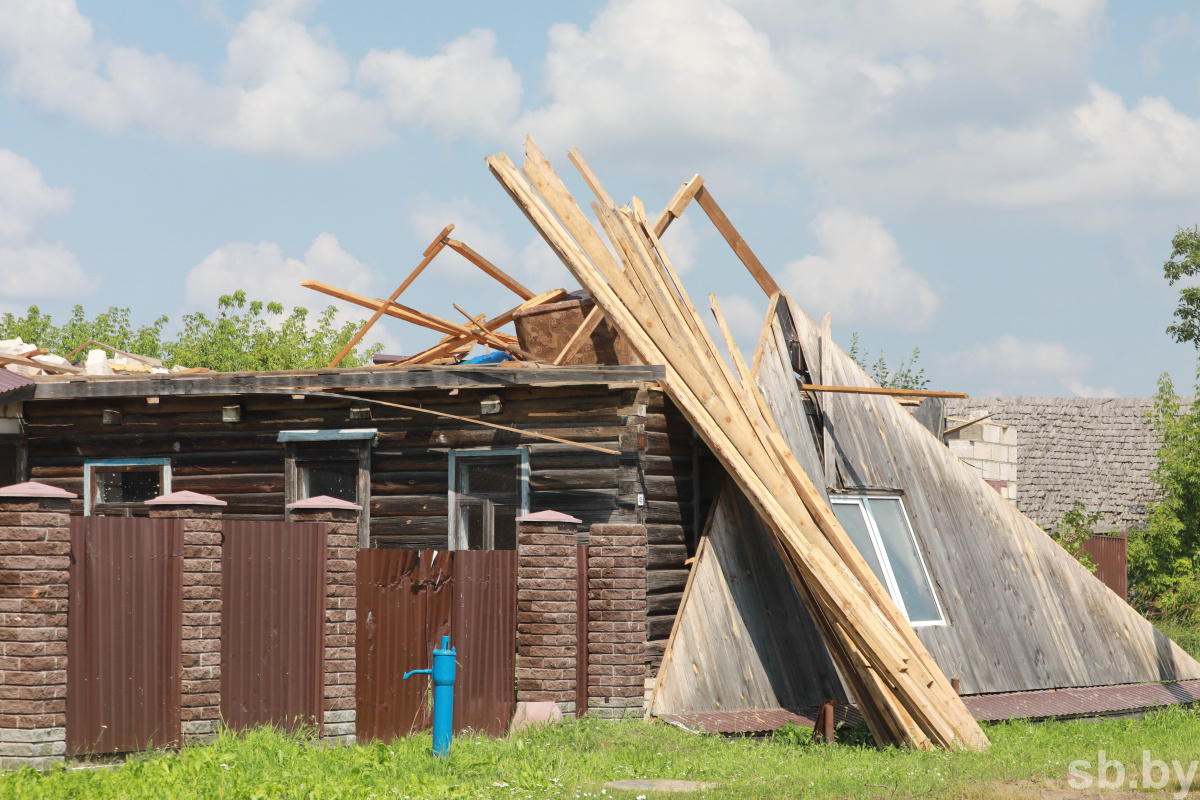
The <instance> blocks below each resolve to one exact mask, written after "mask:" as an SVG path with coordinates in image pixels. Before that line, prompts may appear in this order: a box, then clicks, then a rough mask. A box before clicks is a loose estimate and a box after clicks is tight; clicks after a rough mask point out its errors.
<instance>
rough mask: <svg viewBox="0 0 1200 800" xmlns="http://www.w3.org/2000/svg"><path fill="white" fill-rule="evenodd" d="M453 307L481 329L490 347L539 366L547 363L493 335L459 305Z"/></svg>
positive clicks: (455, 304) (481, 333)
mask: <svg viewBox="0 0 1200 800" xmlns="http://www.w3.org/2000/svg"><path fill="white" fill-rule="evenodd" d="M453 305H454V310H455V311H457V312H458V313H460V314H462V315H463V316H464V317H466V318H467V319H468V320H469V321H470V322H471V324H472V325H473V326H474V327H476V328H478V329H479V331H480V335H481V336H483V337H485V338H486V340H487V344H488V346H489V347H494V348H495V349H497V350H504V351H505V352H508V353H512V354H513V355H515V356H519V357H521V358H523V359H525V360H526V361H533V362H535V363H539V364H545V363H547V362H546V361H545V360H544V359H541V358H538V357H537V356H535V355H534V354H533V353H530V352H527V351H525V350H522V349H521V348H519V347H517V346H516V345H515V344H512V343H509V342H507V341H505V340H504V339H501V338H500V337H499V336H497V335H496V334H494V333H492V332H491V331H490V330H488V329H487V328H485V327H484V326H482V325H480V324H479V323H478V322H476V320H475V318H474V317H472V316H471V315H470V314H468V313H467V312H466V311H464V310H463V309H462V308H461V307H460V306H459V305H458V303H454V304H453Z"/></svg>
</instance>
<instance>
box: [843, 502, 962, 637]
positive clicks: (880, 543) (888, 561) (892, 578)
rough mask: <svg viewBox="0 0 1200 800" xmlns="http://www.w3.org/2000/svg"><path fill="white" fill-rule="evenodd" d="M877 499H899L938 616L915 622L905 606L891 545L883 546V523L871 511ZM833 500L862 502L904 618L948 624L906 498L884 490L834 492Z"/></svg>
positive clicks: (915, 624)
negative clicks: (871, 492) (867, 493)
mask: <svg viewBox="0 0 1200 800" xmlns="http://www.w3.org/2000/svg"><path fill="white" fill-rule="evenodd" d="M873 499H874V500H889V501H891V500H896V501H899V503H900V511H901V516H903V517H904V525H905V527H906V528H908V538H909V541H911V542H912V546H913V551H914V552H916V554H917V561H918V562H919V563H920V564H921V574H922V575H924V577H925V584H926V585H927V586H928V587H929V593H930V594H931V595H933V604H934V605H935V606H937V612H938V619H935V620H922V621H920V622H913V621H912V618H911V617H910V616H909V614H908V609H907V608H905V606H904V598H903V597H902V596H901V595H900V585H899V583H897V581H896V574H895V572H893V571H892V561H891V559H890V558H888V554H887V549H886V548H885V547H884V546H883V537H882V536H881V535H880V533H879V526H878V525H877V524H876V523H875V514H874V513H873V512H872V511H871V500H873ZM829 502H830V503H831V504H837V505H844V506H858V507H859V509H861V512H862V515H863V519H865V520H866V521H867V534H868V535H869V536H870V537H871V544H872V546H874V548H875V558H876V560H877V561H878V562H879V566H880V569H882V570H883V585H884V586H885V587H886V588H887V591H888V594H889V595H891V597H892V600H893V601H894V602H895V603H896V605H897V606H898V607H899V608H900V612H901V613H902V614H904V618H905V619H907V620H908V624H909V625H911V626H912V627H914V628H933V627H939V626H945V625H947V624H948V623H947V622H946V611H945V609H943V608H942V601H941V598H939V597H938V593H937V586H936V585H935V584H934V582H933V578H932V576H930V574H929V567H928V566H927V565H926V564H925V554H924V553H922V552H921V545H920V543H919V542H918V541H917V536H916V533H915V532H914V531H913V527H912V522H911V521H910V520H909V518H908V509H907V508H905V507H904V498H902V497H898V496H896V495H882V494H877V495H863V494H855V495H832V496H830V498H829Z"/></svg>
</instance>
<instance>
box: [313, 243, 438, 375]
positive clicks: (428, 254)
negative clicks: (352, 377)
mask: <svg viewBox="0 0 1200 800" xmlns="http://www.w3.org/2000/svg"><path fill="white" fill-rule="evenodd" d="M452 230H454V223H451V224H449V225H447V226H446V227H444V228H442V232H441V233H439V234H438V235H437V238H436V239H434V240H433V243H432V244H431V245H429V247H426V248H425V251H424V253H423V255H424V256H425V258H424V259H422V260H421V263H420V264H417V268H416V269H414V270H413V271H412V273H411V274H410V275H409V276H408V277H407V278H405V279H404V282H403V283H401V284H400V286H399V287H398V288H397V289H396V291H394V292H392V296H391V297H389V298H388V302H389V303H394V302H396V298H398V297H399V296H400V295H401V294H403V293H404V290H405V289H407V288H408V287H409V285H410V284H411V283H412V282H413V281H415V280H416V279H417V276H418V275H420V274H421V272H422V271H423V270H424V269H425V268H426V267H428V266H429V262H431V261H433V259H434V258H436V257H437V254H438V253H440V252H442V248H443V247H445V246H446V237H447V236H449V235H450V231H452ZM300 285H301V286H303V285H304V282H303V281H302V282H301V284H300ZM309 288H312V287H311V286H310V287H309ZM386 309H387V306H386V305H383V306H380V307H379V309H378V310H377V311H376V312H375V314H374V316H372V317H371V318H370V319H369V320H367V323H366V324H365V325H363V326H362V328H360V329H359V331H358V333H356V334H354V336H352V337H351V338H350V341H349V342H347V343H346V346H345V347H343V348H342V350H341V352H340V353H338V354H337V355H336V356H334V357H333V361H330V362H329V367H330V368H331V369H332V368H333V367H336V366H337V365H338V364H340V363H342V359H343V358H345V357H346V356H347V355H348V354H349V353H350V351H351V350H353V349H354V348H355V347H357V346H358V343H359V342H360V341H362V338H363V337H364V336H366V335H367V331H369V330H371V326H372V325H374V324H375V323H376V322H378V321H379V318H380V317H382V316H383V314H384V311H385V310H386Z"/></svg>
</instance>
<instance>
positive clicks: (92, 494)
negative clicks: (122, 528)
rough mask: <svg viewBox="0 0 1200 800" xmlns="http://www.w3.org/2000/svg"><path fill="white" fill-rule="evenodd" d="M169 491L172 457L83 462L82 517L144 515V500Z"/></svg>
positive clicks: (145, 512)
mask: <svg viewBox="0 0 1200 800" xmlns="http://www.w3.org/2000/svg"><path fill="white" fill-rule="evenodd" d="M170 491H171V460H170V459H168V458H122V459H109V460H106V461H88V462H86V463H84V465H83V513H84V516H125V517H131V516H145V515H146V514H148V513H149V512H148V511H147V509H146V501H147V500H153V499H154V498H155V497H158V496H160V495H164V494H168V493H170Z"/></svg>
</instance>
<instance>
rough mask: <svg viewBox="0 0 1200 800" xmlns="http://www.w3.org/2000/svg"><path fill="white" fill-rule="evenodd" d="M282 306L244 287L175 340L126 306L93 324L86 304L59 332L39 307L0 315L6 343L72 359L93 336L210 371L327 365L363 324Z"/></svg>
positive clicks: (159, 323) (190, 322)
mask: <svg viewBox="0 0 1200 800" xmlns="http://www.w3.org/2000/svg"><path fill="white" fill-rule="evenodd" d="M283 313H284V309H283V306H282V305H280V304H279V303H263V302H261V301H258V300H254V301H249V302H247V299H246V293H245V292H243V291H241V290H238V291H236V292H234V293H233V294H228V295H223V296H222V297H221V298H220V299H218V301H217V313H216V315H215V316H212V317H210V316H208V315H205V314H203V313H200V312H197V313H194V314H186V315H185V316H184V317H183V330H182V331H181V332H180V334H179V336H178V338H176V339H174V340H164V339H163V335H162V332H163V328H164V327H165V326H166V324H167V322H168V319H167V317H165V316H163V317H159V318H158V319H156V320H155V321H154V322H153V323H152V324H150V325H142V326H134V324H133V323H132V322H131V321H130V311H129V309H128V308H109V309H108V310H107V311H104V312H102V313H100V314H97V315H96V316H95V317H94V318H92V319H88V317H87V315H86V314H85V313H84V310H83V307H82V306H75V308H74V309H73V311H72V314H71V318H70V319H69V320H67V322H66V323H65V324H63V325H62V326H61V327H60V326H57V325H55V324H54V321H53V320H52V319H51V318H50V316H49V315H48V314H43V313H42V312H41V310H40V309H39V308H38V307H37V306H30V307H29V310H28V311H27V312H26V313H25V315H24V316H15V315H13V314H11V313H8V314H5V315H4V316H3V317H0V339H12V338H14V337H17V336H20V337H21V338H22V339H23V340H24V341H26V342H30V343H32V344H36V345H38V346H39V347H44V348H46V349H47V350H50V351H51V352H54V353H58V354H59V355H66V354H67V353H69V352H71V351H72V350H74V349H75V348H76V347H78V346H79V345H81V344H83V343H84V342H86V341H88V340H89V339H92V340H95V341H97V342H102V343H104V344H106V345H109V346H110V347H115V348H117V349H119V350H124V351H125V352H127V353H134V354H137V355H144V356H151V357H153V358H160V359H162V360H163V363H164V364H165V365H166V366H168V367H171V366H174V365H176V364H181V365H183V366H186V367H206V368H208V369H211V370H214V371H216V372H237V371H241V370H284V369H312V368H316V367H323V366H325V365H327V364H328V363H329V362H330V361H332V360H333V357H334V356H335V355H337V353H339V352H340V351H341V349H342V348H343V347H345V346H346V344H347V343H348V342H349V341H350V339H351V338H352V337H353V336H354V333H355V331H357V330H358V329H359V328H360V327H361V326H362V323H361V322H358V323H353V322H347V323H346V324H344V325H342V326H340V327H339V326H337V325H336V324H335V322H334V316H335V315H336V313H337V310H336V309H335V308H334V307H333V306H330V307H329V308H326V309H325V310H324V311H323V312H321V314H320V315H319V316H318V317H317V319H316V321H315V325H313V326H311V327H310V326H309V319H308V313H309V312H308V310H307V309H305V308H299V307H297V308H293V309H292V313H291V314H290V315H289V316H287V317H283V316H282V314H283ZM381 348H382V345H379V344H375V345H371V346H370V347H368V348H366V349H363V348H358V349H356V350H354V351H352V352H351V353H350V354H349V355H348V356H347V357H346V358H345V359H343V360H342V362H341V364H340V366H345V367H356V366H361V365H362V364H365V363H368V362H369V361H370V359H371V356H372V355H374V354H375V353H377V352H379V350H380V349H381Z"/></svg>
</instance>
